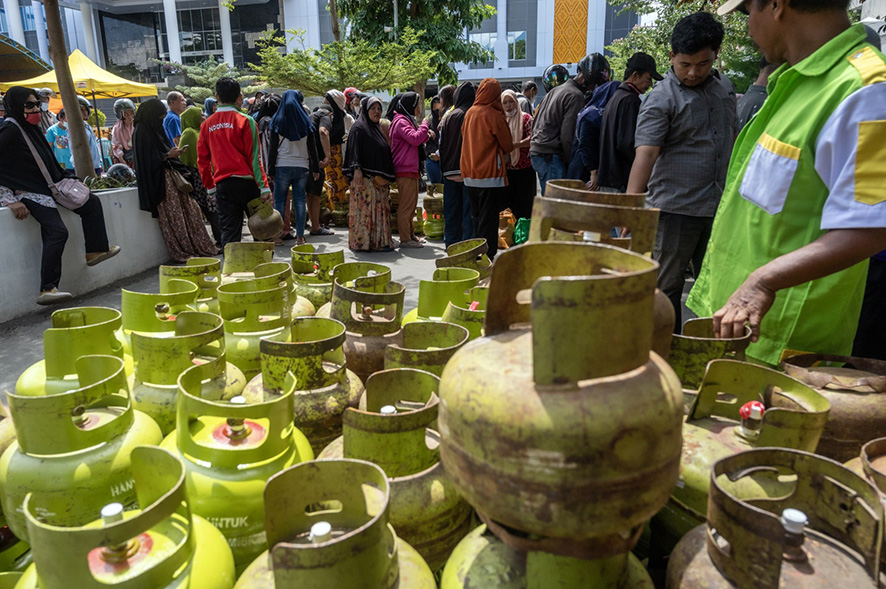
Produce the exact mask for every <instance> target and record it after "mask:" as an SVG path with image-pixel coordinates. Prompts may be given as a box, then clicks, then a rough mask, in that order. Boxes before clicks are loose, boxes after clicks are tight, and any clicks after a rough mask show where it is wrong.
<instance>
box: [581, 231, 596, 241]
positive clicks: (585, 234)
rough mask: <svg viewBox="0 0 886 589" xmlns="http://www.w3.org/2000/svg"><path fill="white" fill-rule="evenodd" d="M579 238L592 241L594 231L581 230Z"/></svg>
mask: <svg viewBox="0 0 886 589" xmlns="http://www.w3.org/2000/svg"><path fill="white" fill-rule="evenodd" d="M581 238H582V240H584V241H594V232H593V231H582V232H581Z"/></svg>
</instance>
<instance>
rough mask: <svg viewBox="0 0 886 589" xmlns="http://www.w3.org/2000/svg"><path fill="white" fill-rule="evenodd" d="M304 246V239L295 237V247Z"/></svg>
mask: <svg viewBox="0 0 886 589" xmlns="http://www.w3.org/2000/svg"><path fill="white" fill-rule="evenodd" d="M304 244H305V238H304V237H296V238H295V245H304Z"/></svg>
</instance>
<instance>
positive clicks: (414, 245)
mask: <svg viewBox="0 0 886 589" xmlns="http://www.w3.org/2000/svg"><path fill="white" fill-rule="evenodd" d="M400 247H411V248H420V247H424V244H422V243H420V242H418V241H401V242H400Z"/></svg>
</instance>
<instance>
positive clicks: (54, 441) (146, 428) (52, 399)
mask: <svg viewBox="0 0 886 589" xmlns="http://www.w3.org/2000/svg"><path fill="white" fill-rule="evenodd" d="M76 367H77V376H78V380H77V383H78V386H79V388H76V389H74V390H72V391H68V392H65V393H58V394H55V395H45V396H40V397H29V396H23V395H18V394H12V393H9V394H8V399H9V412H10V415H11V417H12V420H13V424H14V425H15V434H16V441H15V442H13V443H12V445H10V446H9V448H7V449H6V452H4V453H3V456H2V458H0V503H2V505H3V513H4V514H5V515H6V518H7V520H8V522H9V527H10V529H11V530H12V532H13V533H14V534H15V535H16V536H18V537H19V538H22V539H23V540H26V539H27V531H26V528H25V519H24V515H23V514H22V510H21V505H22V502H23V501H24V498H25V495H26V494H28V493H33V496H34V501H35V505H36V508H37V509H38V510H39V513H41V514H42V515H45V516H46V517H47V518H50V517H51V518H53V519H54V521H57V522H58V523H59V525H82V524H84V523H86V522H88V521H91V520H92V519H94V518H95V517H96V515H97V514H98V512H99V510H100V509H101V508H102V506H104V505H105V504H107V503H111V502H115V501H116V502H119V503H123V504H124V505H130V504H132V503H133V502H134V501H135V490H134V489H133V486H132V471H131V469H130V454H131V453H132V449H133V448H134V447H135V446H137V445H139V444H149V445H152V444H159V443H160V441H161V440H162V435H161V434H160V428H159V427H158V426H157V424H156V423H154V420H153V419H151V418H150V417H148V416H147V415H145V414H144V413H142V412H141V411H136V410H135V409H133V408H132V401H131V400H130V397H129V388H128V387H127V383H126V375H125V374H124V372H123V360H121V359H120V358H117V357H114V356H83V357H81V358H80V359H79V360H77V363H76ZM71 503H73V504H74V505H76V508H71V507H70V505H71Z"/></svg>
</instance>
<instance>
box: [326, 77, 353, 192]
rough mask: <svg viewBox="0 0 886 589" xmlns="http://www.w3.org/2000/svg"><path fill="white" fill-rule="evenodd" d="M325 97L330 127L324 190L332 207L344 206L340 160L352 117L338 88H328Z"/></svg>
mask: <svg viewBox="0 0 886 589" xmlns="http://www.w3.org/2000/svg"><path fill="white" fill-rule="evenodd" d="M325 98H326V104H327V105H328V106H329V109H330V110H331V111H332V115H331V116H330V119H331V123H332V128H331V129H329V146H330V153H329V154H327V156H328V157H329V165H328V166H327V167H326V190H327V191H328V192H329V196H330V199H331V200H332V206H333V207H337V208H345V207H346V206H347V202H348V196H347V195H348V179H347V178H345V175H344V173H342V161H343V157H344V143H345V139H346V137H347V134H348V130H349V129H350V128H351V125H352V124H353V123H354V119H353V118H352V117H351V115H349V114H347V113H346V112H345V95H344V94H342V93H341V92H340V91H339V90H330V91H329V92H327V93H326V97H325ZM341 205H344V206H341Z"/></svg>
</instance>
